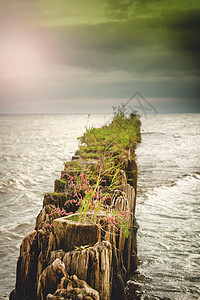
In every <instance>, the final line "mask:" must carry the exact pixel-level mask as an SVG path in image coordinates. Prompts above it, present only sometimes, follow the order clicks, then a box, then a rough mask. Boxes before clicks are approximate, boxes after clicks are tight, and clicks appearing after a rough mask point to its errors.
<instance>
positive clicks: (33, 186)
mask: <svg viewBox="0 0 200 300" xmlns="http://www.w3.org/2000/svg"><path fill="white" fill-rule="evenodd" d="M109 118H110V116H109V115H90V116H87V115H15V116H11V115H10V116H6V115H5V116H3V115H2V116H0V164H1V168H0V259H1V264H0V299H7V297H8V294H9V293H10V292H11V290H12V289H13V288H14V285H15V273H16V262H17V258H18V255H19V246H20V244H21V241H22V239H23V237H24V236H25V235H26V234H27V233H28V232H29V231H30V230H32V229H33V228H34V226H35V218H36V216H37V214H38V213H39V211H40V209H41V208H42V201H43V194H44V193H45V192H51V191H53V184H54V180H55V179H57V178H59V177H60V172H61V170H62V169H63V166H64V162H65V161H66V160H70V159H71V156H72V155H73V154H74V152H75V151H76V149H77V147H78V141H77V137H78V136H81V135H82V134H83V133H84V131H85V128H86V127H90V126H102V125H103V124H104V123H105V122H106V121H107V120H108V119H109ZM141 120H142V143H141V144H140V145H139V146H138V147H137V151H136V153H137V163H138V170H139V177H138V195H137V211H136V214H137V220H138V222H139V224H140V229H139V231H138V257H139V262H140V264H139V267H138V271H137V274H136V275H135V276H134V277H133V278H132V279H131V280H129V282H128V284H127V286H126V293H127V297H128V299H177V300H178V299H185V300H186V299H187V300H188V299H199V298H200V288H199V286H200V206H199V202H200V200H199V192H200V184H199V183H200V167H199V166H200V158H199V149H200V138H199V134H200V132H199V128H200V115H198V114H182V115H148V116H143V117H141Z"/></svg>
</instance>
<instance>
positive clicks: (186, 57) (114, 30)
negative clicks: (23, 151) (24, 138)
mask: <svg viewBox="0 0 200 300" xmlns="http://www.w3.org/2000/svg"><path fill="white" fill-rule="evenodd" d="M7 2H8V1H3V0H0V28H1V29H0V43H1V44H0V109H1V112H86V113H90V112H111V111H112V106H113V105H118V104H119V103H121V102H126V100H127V99H129V97H131V96H132V95H133V94H134V93H135V92H137V91H138V92H140V93H141V94H142V95H143V96H144V97H145V98H146V99H147V101H148V102H149V103H150V104H151V105H153V106H154V107H155V108H156V109H157V110H158V111H159V112H200V104H199V83H200V80H199V61H200V60H199V48H200V42H199V29H200V4H199V3H200V2H199V1H189V0H185V1H176V0H174V1H172V0H169V1H162V0H154V1H153V0H148V1H147V0H140V1H139V0H135V1H134V0H132V1H131V0H129V1H121V0H105V1H102V0H101V1H100V0H98V1H97V0H88V1H86V0H79V1H78V0H74V1H67V0H63V1H61V0H57V1H55V0H54V1H53V0H52V1H49V0H48V1H47V0H46V1H45V0H44V1H25V0H24V1H20V0H18V1H14V0H10V1H9V5H8V4H7ZM134 103H135V102H134ZM134 103H132V104H133V105H135V104H134Z"/></svg>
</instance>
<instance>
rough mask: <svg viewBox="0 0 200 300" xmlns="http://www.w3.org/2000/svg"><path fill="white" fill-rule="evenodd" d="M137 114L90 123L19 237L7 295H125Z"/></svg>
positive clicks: (132, 242)
mask: <svg viewBox="0 0 200 300" xmlns="http://www.w3.org/2000/svg"><path fill="white" fill-rule="evenodd" d="M138 142H140V121H139V119H138V117H137V115H133V114H132V115H130V116H128V117H126V116H125V115H124V113H123V112H121V111H120V110H118V111H117V113H116V114H115V116H114V119H113V121H112V122H111V124H108V125H105V126H103V127H102V128H100V129H96V128H91V129H90V130H87V131H86V133H85V134H84V136H83V137H82V138H81V145H80V147H79V149H78V151H77V152H76V154H75V156H74V157H72V161H69V162H66V163H65V167H64V170H63V171H62V172H61V178H60V179H58V180H56V181H55V187H54V192H52V193H47V194H45V196H44V200H43V208H42V210H41V212H40V213H39V215H38V216H37V219H36V225H35V229H34V230H32V231H31V232H30V233H29V234H28V235H27V236H26V237H25V238H24V239H23V241H22V244H21V247H20V255H19V258H18V261H17V276H16V286H15V289H14V290H13V291H12V293H11V294H10V300H13V299H15V300H23V299H24V300H36V299H38V300H40V299H41V300H43V299H48V300H50V299H52V300H56V299H88V300H89V299H101V300H109V299H120V300H122V299H125V295H124V284H125V282H126V281H127V280H128V279H129V278H130V276H131V275H132V274H133V273H134V271H135V270H136V268H137V241H136V233H137V229H138V224H137V222H136V219H135V206H136V189H137V166H136V163H135V154H134V150H135V146H136V144H137V143H138Z"/></svg>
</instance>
